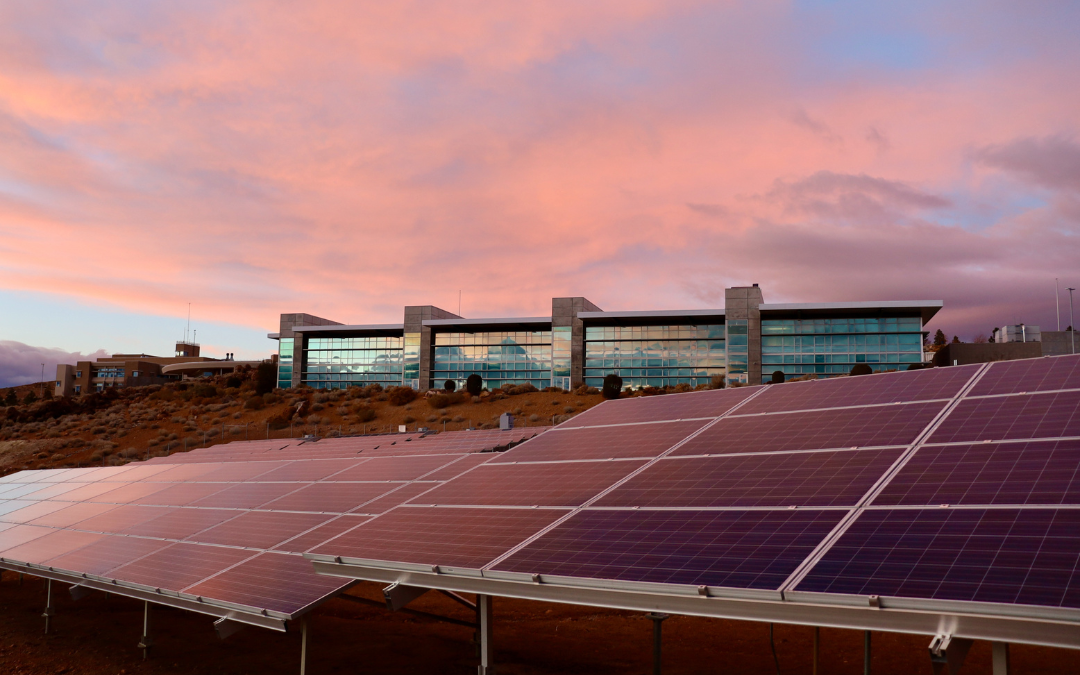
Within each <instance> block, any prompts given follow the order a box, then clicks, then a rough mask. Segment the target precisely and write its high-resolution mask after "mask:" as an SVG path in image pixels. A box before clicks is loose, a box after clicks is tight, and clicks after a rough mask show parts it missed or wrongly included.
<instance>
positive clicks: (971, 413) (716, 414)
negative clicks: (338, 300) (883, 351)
mask: <svg viewBox="0 0 1080 675" xmlns="http://www.w3.org/2000/svg"><path fill="white" fill-rule="evenodd" d="M1078 507H1080V357H1073V356H1068V357H1051V358H1043V359H1036V360H1029V361H1016V362H1002V363H994V364H988V365H974V366H959V367H952V368H943V369H927V370H918V371H908V372H899V373H887V374H877V375H869V376H864V377H859V378H840V379H835V380H824V381H810V382H801V383H789V384H784V385H782V386H764V387H746V388H738V389H733V390H722V391H710V392H703V393H687V394H680V395H668V396H663V397H642V398H635V399H630V400H621V401H612V402H607V403H604V404H601V405H600V406H598V407H596V408H594V409H592V410H590V411H587V412H586V413H583V414H582V415H579V416H578V417H576V418H574V419H572V420H571V421H570V422H568V423H565V424H563V425H561V426H559V427H556V428H555V429H553V430H552V431H550V432H549V433H546V434H544V435H543V436H541V437H539V438H537V439H535V440H531V441H528V442H526V443H524V444H522V445H520V446H518V447H515V448H513V449H511V450H509V451H508V452H505V453H502V454H500V455H499V456H498V457H497V458H496V459H495V460H492V461H490V462H487V463H484V464H482V465H480V466H477V467H475V468H473V469H471V470H470V471H468V472H466V473H464V474H462V475H461V476H460V477H458V478H456V479H454V480H451V481H448V482H447V483H446V484H444V485H442V486H440V487H439V488H436V489H434V490H431V491H429V492H425V493H424V494H422V495H420V496H418V497H416V498H414V499H412V500H410V501H409V502H406V503H403V504H401V505H399V506H398V507H396V508H394V509H391V510H390V511H388V512H386V513H385V514H382V515H379V516H376V517H373V518H372V519H371V520H369V521H367V522H365V523H364V524H362V525H361V526H359V527H357V528H355V529H353V530H351V531H349V532H347V533H345V534H343V535H341V536H339V537H337V538H335V539H332V540H330V541H328V542H326V543H324V544H321V545H319V546H316V547H315V548H313V549H312V550H311V551H310V552H309V553H308V557H310V558H313V559H316V560H322V561H327V562H343V563H346V564H353V565H360V566H374V567H384V568H386V567H389V568H401V569H415V568H416V567H417V566H420V568H428V569H429V568H431V567H435V568H436V570H437V571H439V572H447V573H455V572H456V573H462V574H470V575H474V576H475V575H477V574H479V575H483V576H488V577H492V578H494V579H520V580H522V581H524V580H535V579H541V580H544V581H548V582H553V583H559V580H560V578H573V579H574V580H575V581H574V582H573V583H574V584H575V585H580V584H583V583H584V584H586V585H588V583H590V580H591V582H594V583H596V584H598V585H600V586H602V587H610V584H612V583H616V584H621V586H620V587H625V588H633V587H634V584H656V583H662V584H677V585H690V586H697V587H701V586H704V587H707V588H708V589H709V590H708V592H709V593H710V594H724V593H728V592H736V594H738V593H742V594H744V596H745V593H746V592H750V593H755V592H765V593H767V594H775V593H777V592H778V591H784V592H785V593H792V592H793V593H794V594H795V595H798V594H800V593H802V594H817V593H830V594H838V593H839V594H857V595H879V596H899V597H905V598H918V599H935V600H960V601H983V602H993V603H1014V604H1029V605H1044V606H1046V605H1049V606H1055V607H1068V608H1080V529H1078V528H1077V525H1078V524H1080V522H1078V519H1080V508H1078ZM536 575H539V576H536ZM567 580H569V579H567ZM649 588H653V586H649ZM736 589H737V590H736ZM673 592H677V593H682V592H683V591H677V590H674V589H673ZM815 597H816V596H815Z"/></svg>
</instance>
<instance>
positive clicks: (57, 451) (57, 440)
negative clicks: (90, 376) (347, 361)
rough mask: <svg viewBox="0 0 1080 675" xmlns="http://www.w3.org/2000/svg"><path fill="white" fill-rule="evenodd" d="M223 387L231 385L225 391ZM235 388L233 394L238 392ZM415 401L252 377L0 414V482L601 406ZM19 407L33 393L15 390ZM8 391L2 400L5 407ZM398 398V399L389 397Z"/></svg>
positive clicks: (492, 397) (564, 399) (498, 398)
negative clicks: (200, 450)
mask: <svg viewBox="0 0 1080 675" xmlns="http://www.w3.org/2000/svg"><path fill="white" fill-rule="evenodd" d="M230 380H231V381H230ZM237 384H239V386H236V385H237ZM525 389H531V388H530V387H526V388H521V387H519V388H515V389H509V390H496V391H494V392H486V391H485V392H484V393H483V394H482V395H481V396H479V397H472V396H469V395H468V394H464V393H458V394H453V395H450V396H446V395H443V396H441V397H440V396H431V397H430V398H425V397H424V396H422V395H418V397H417V398H416V399H415V400H407V399H408V397H409V396H410V393H409V392H411V390H407V391H405V392H402V391H400V389H398V388H392V389H390V390H383V389H381V388H380V387H378V386H377V385H375V386H369V387H364V388H360V387H354V388H351V389H347V390H340V389H339V390H333V391H321V390H312V389H306V388H305V389H296V390H277V391H275V392H272V393H268V394H265V395H263V396H256V395H255V374H254V371H250V372H246V373H240V374H238V375H236V376H220V377H216V378H208V379H202V380H198V381H189V382H179V383H175V384H168V385H164V386H150V387H133V388H127V389H108V390H105V391H104V392H103V393H94V394H89V395H84V396H81V397H78V398H75V399H50V400H45V401H38V402H35V403H31V404H19V405H14V406H7V407H4V406H2V405H0V475H5V474H8V473H11V472H12V471H16V470H22V469H48V468H66V467H79V466H90V465H118V464H123V463H126V462H128V461H134V460H137V459H146V458H148V457H154V456H161V455H166V454H170V453H174V452H183V451H185V449H188V450H190V449H193V448H196V447H205V446H208V445H215V444H218V443H223V442H225V443H227V442H230V441H235V440H244V439H246V438H247V439H255V438H288V437H290V436H303V435H305V434H313V435H317V436H337V435H349V434H365V433H367V434H373V433H389V432H395V431H397V430H398V427H399V425H405V426H407V427H408V429H409V431H414V430H416V429H417V428H418V427H427V428H429V429H431V430H432V431H443V430H444V429H445V430H446V431H452V430H460V429H468V428H470V427H472V428H480V429H485V428H486V429H490V428H496V427H497V426H498V418H499V416H500V415H501V414H502V413H505V412H509V413H512V414H513V415H514V416H515V425H516V426H522V425H550V424H552V422H553V421H554V422H559V421H562V420H564V419H566V418H567V417H568V416H571V415H575V414H577V413H579V412H581V411H583V410H587V409H588V408H591V407H592V406H594V405H596V404H598V403H600V401H601V400H602V398H601V396H600V395H599V393H598V392H596V390H595V389H585V388H582V389H579V390H578V392H577V393H569V392H564V391H558V390H555V391H535V390H533V391H525ZM18 390H19V391H18V396H19V398H20V400H21V399H22V398H23V397H24V396H25V394H26V392H27V391H30V390H33V391H35V392H36V391H37V389H36V385H24V386H22V387H19V388H18ZM7 391H8V390H0V401H3V399H4V397H5V396H6V395H7ZM395 394H396V395H395Z"/></svg>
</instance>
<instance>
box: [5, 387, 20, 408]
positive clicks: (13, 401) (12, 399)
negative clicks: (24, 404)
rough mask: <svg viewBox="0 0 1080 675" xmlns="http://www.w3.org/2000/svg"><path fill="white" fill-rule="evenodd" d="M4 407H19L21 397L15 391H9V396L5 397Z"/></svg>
mask: <svg viewBox="0 0 1080 675" xmlns="http://www.w3.org/2000/svg"><path fill="white" fill-rule="evenodd" d="M4 405H19V395H18V394H16V393H15V390H14V389H8V390H7V396H5V397H4Z"/></svg>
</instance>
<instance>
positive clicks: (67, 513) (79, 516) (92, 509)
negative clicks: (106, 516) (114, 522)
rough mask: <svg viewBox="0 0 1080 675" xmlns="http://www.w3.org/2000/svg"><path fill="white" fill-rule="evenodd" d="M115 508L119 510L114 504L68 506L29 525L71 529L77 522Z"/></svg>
mask: <svg viewBox="0 0 1080 675" xmlns="http://www.w3.org/2000/svg"><path fill="white" fill-rule="evenodd" d="M116 508H119V507H117V506H116V504H93V503H83V504H69V505H68V507H67V508H66V509H61V510H59V511H54V512H53V513H50V514H49V515H47V516H42V517H40V518H37V519H35V520H34V522H33V523H31V524H32V525H42V526H44V527H71V526H72V525H74V524H75V523H78V522H79V521H82V520H86V519H87V518H93V517H94V516H100V515H101V514H103V513H107V512H109V511H112V510H113V509H116Z"/></svg>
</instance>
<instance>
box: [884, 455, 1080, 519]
mask: <svg viewBox="0 0 1080 675" xmlns="http://www.w3.org/2000/svg"><path fill="white" fill-rule="evenodd" d="M939 504H1080V441H1078V440H1071V441H1043V442H1034V443H978V444H976V445H944V446H942V445H924V446H923V447H921V448H919V450H918V451H917V452H916V453H915V454H914V455H913V456H912V458H911V459H910V460H908V462H907V464H905V465H904V468H903V469H901V470H900V471H899V472H898V473H897V474H896V475H895V476H894V477H893V478H892V480H890V481H889V484H888V485H887V486H886V487H885V489H884V490H883V491H882V493H881V494H880V495H878V497H877V498H876V499H875V500H874V505H876V506H894V505H912V506H915V505H931V506H937V505H939Z"/></svg>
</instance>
